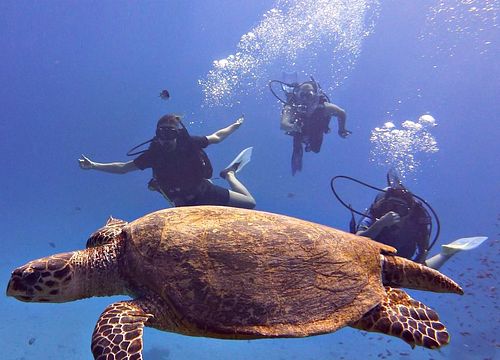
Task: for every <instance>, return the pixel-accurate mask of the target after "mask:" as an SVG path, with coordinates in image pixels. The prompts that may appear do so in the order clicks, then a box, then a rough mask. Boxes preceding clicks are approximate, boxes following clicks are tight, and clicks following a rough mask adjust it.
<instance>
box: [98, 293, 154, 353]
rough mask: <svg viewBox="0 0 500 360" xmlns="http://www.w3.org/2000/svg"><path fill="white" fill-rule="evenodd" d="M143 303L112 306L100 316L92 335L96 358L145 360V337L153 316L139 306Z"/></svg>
mask: <svg viewBox="0 0 500 360" xmlns="http://www.w3.org/2000/svg"><path fill="white" fill-rule="evenodd" d="M140 304H141V300H132V301H121V302H117V303H114V304H111V305H109V306H108V307H107V308H106V309H105V310H104V311H103V313H102V314H101V316H100V317H99V320H98V321H97V324H96V326H95V328H94V332H93V334H92V345H91V348H92V354H94V359H96V360H105V359H109V358H110V357H109V356H113V355H114V357H113V358H114V359H123V360H142V347H143V343H142V334H143V329H144V325H145V323H146V322H147V321H148V319H150V318H152V317H153V315H151V314H148V313H146V312H145V311H144V310H143V309H142V307H141V306H140Z"/></svg>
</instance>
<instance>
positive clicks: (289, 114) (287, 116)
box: [280, 105, 296, 131]
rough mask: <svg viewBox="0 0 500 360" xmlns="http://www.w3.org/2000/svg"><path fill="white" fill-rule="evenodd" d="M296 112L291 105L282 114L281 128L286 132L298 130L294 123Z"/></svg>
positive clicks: (285, 107) (284, 108)
mask: <svg viewBox="0 0 500 360" xmlns="http://www.w3.org/2000/svg"><path fill="white" fill-rule="evenodd" d="M294 115H295V112H294V111H293V109H292V107H291V106H290V105H285V106H284V107H283V111H282V112H281V123H280V128H281V130H284V131H294V130H295V128H296V125H295V121H294Z"/></svg>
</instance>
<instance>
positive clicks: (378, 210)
mask: <svg viewBox="0 0 500 360" xmlns="http://www.w3.org/2000/svg"><path fill="white" fill-rule="evenodd" d="M339 178H344V179H348V180H351V181H354V182H356V183H358V184H361V185H364V186H366V187H369V188H371V189H374V190H377V191H379V192H380V193H379V194H378V195H377V196H376V197H375V200H374V201H373V203H372V204H371V205H370V207H369V208H368V209H367V210H366V211H365V212H364V213H361V212H358V211H356V210H354V209H353V208H352V207H351V206H350V205H348V204H346V203H345V202H344V201H343V200H342V199H341V198H340V197H339V196H338V194H337V192H336V190H335V187H334V182H335V180H337V179H339ZM330 186H331V189H332V191H333V193H334V195H335V197H336V198H337V199H338V200H339V201H340V203H341V204H342V205H344V206H345V207H347V208H348V209H349V210H350V211H351V215H352V216H351V223H350V231H351V232H352V233H355V234H356V235H360V236H366V237H369V238H371V239H373V240H375V241H378V242H381V243H384V244H386V245H390V246H392V247H394V248H396V249H397V254H398V255H399V256H402V257H405V258H407V259H410V260H413V261H415V262H418V263H421V264H424V265H426V266H428V267H431V268H433V269H436V270H437V269H439V268H440V267H441V266H443V265H444V264H445V263H446V262H447V261H448V260H449V259H450V258H451V257H452V256H453V255H455V254H456V253H458V252H460V251H466V250H472V249H474V248H476V247H478V246H479V245H481V244H482V243H483V242H484V241H485V240H486V239H487V237H481V236H479V237H468V238H462V239H458V240H455V241H453V242H451V243H449V244H446V245H442V246H441V252H440V253H439V254H437V255H435V256H433V257H431V258H429V259H427V255H428V253H429V252H430V250H431V249H432V247H433V246H434V245H435V243H436V241H437V239H438V237H439V233H440V223H439V218H438V216H437V214H436V212H435V211H434V209H433V208H432V207H431V206H430V205H429V204H428V203H427V202H426V201H425V200H424V199H423V198H421V197H420V196H418V195H415V194H413V193H411V192H410V191H409V190H408V189H407V188H406V187H405V186H404V185H403V184H402V182H401V181H400V180H399V177H398V176H397V175H396V174H395V173H394V172H393V171H389V172H388V173H387V187H386V188H384V189H380V188H377V187H375V186H372V185H369V184H367V183H364V182H362V181H359V180H357V179H354V178H351V177H349V176H343V175H339V176H335V177H334V178H332V180H331V183H330ZM429 212H430V213H432V215H433V218H434V223H435V226H436V230H435V235H434V238H433V240H432V242H429V240H430V237H431V234H432V232H433V221H432V217H431V215H430V214H429ZM355 213H356V214H359V215H361V216H362V219H361V221H360V222H359V223H358V224H356V220H355V219H354V214H355Z"/></svg>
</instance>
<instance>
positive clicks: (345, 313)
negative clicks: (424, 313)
mask: <svg viewBox="0 0 500 360" xmlns="http://www.w3.org/2000/svg"><path fill="white" fill-rule="evenodd" d="M124 233H125V236H126V237H125V238H126V241H125V249H126V251H125V262H126V263H125V264H124V267H125V272H127V273H128V276H129V278H130V279H133V280H132V282H133V283H134V284H135V285H131V287H132V288H133V287H134V286H135V287H145V288H146V289H147V290H148V291H152V292H153V293H156V294H158V295H159V296H160V298H161V299H162V300H163V301H164V304H162V305H160V306H164V307H168V311H167V309H165V313H168V314H169V315H168V316H169V317H175V319H170V320H171V321H173V323H175V324H177V326H178V328H177V329H176V331H179V332H182V333H185V334H188V335H200V336H214V337H219V338H259V337H274V336H276V337H299V336H309V335H316V334H320V333H327V332H332V331H335V330H337V329H338V328H340V327H342V326H346V325H349V324H350V323H351V322H353V321H356V320H359V319H360V318H361V317H362V316H363V315H364V314H365V313H367V312H368V311H369V310H370V309H372V308H373V307H374V306H376V305H377V304H378V303H380V301H381V300H382V299H383V298H384V297H385V290H384V288H383V286H382V279H381V260H380V253H381V252H384V251H385V252H393V251H394V249H393V248H391V247H388V246H385V245H382V244H379V243H376V242H374V241H371V240H369V239H367V238H363V237H359V236H355V235H353V234H349V233H346V232H343V231H339V230H335V229H332V228H329V227H327V226H323V225H319V224H315V223H311V222H307V221H303V220H299V219H295V218H291V217H288V216H283V215H277V214H271V213H266V212H259V211H252V210H245V209H237V208H229V207H217V206H199V207H180V208H173V209H167V210H162V211H158V212H155V213H152V214H149V215H146V216H144V217H142V218H140V219H138V220H136V221H134V222H132V223H130V224H129V225H127V226H126V227H125V228H124ZM165 321H166V320H165ZM179 324H182V326H181V325H179ZM158 327H160V328H161V324H160V326H158ZM165 327H168V326H166V325H165ZM181 328H182V329H181Z"/></svg>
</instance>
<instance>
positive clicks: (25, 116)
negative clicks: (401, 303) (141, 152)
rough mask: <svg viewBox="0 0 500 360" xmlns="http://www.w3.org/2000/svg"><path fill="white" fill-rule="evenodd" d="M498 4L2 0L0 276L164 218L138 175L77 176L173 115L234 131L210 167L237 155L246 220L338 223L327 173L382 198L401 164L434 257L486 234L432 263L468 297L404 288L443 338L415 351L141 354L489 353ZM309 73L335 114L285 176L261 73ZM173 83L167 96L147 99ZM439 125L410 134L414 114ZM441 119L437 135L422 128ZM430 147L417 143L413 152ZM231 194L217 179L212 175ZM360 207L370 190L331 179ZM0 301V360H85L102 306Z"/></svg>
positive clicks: (102, 301) (194, 128) (497, 212)
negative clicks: (246, 155) (241, 158)
mask: <svg viewBox="0 0 500 360" xmlns="http://www.w3.org/2000/svg"><path fill="white" fill-rule="evenodd" d="M498 15H499V3H498V1H489V0H483V1H474V0H467V1H466V0H435V1H428V0H419V1H359V0H353V1H320V0H318V1H312V0H301V1H299V0H288V1H282V0H280V1H275V0H260V1H247V0H204V1H200V0H195V1H111V0H105V1H72V0H70V1H48V0H44V1H14V0H4V1H1V2H0V34H1V35H0V60H1V61H0V83H1V86H0V99H1V100H0V102H1V115H0V151H1V154H2V156H1V159H2V160H1V168H2V176H1V177H0V219H1V220H0V221H1V229H2V235H1V240H0V243H1V247H2V251H1V256H0V280H1V282H2V283H3V284H4V285H3V286H4V288H5V287H6V285H7V282H8V279H9V277H10V273H11V271H12V270H13V269H14V268H16V267H18V266H20V265H22V264H24V263H26V262H27V261H29V260H32V259H35V258H39V257H44V256H47V255H50V254H54V253H58V252H65V251H72V250H77V249H82V248H84V246H85V242H86V239H87V238H88V236H89V234H91V233H92V232H93V231H94V230H96V229H97V228H99V227H101V226H102V225H103V224H104V222H105V220H106V219H107V218H108V216H110V215H113V216H114V217H118V218H122V219H124V220H127V221H130V220H133V219H136V218H138V217H140V216H142V215H144V214H147V213H149V212H152V211H155V210H158V209H161V208H165V207H168V204H167V203H166V202H165V201H164V200H163V199H162V197H161V196H159V195H158V194H157V193H153V192H151V191H148V189H147V186H146V184H147V182H148V180H149V179H150V175H151V174H150V171H149V170H146V171H138V172H134V173H130V174H127V175H112V174H106V173H100V172H97V171H83V170H81V169H80V168H79V166H78V162H77V159H78V158H79V157H80V156H81V154H85V155H86V156H88V157H90V158H91V159H92V160H95V161H99V162H111V161H128V160H130V158H127V156H126V155H125V153H126V152H127V151H128V150H129V149H130V148H131V147H133V146H134V145H136V144H138V143H140V142H142V141H145V140H148V139H149V138H151V137H152V136H153V134H154V129H155V124H156V121H157V120H158V118H159V117H160V116H162V115H163V114H166V113H178V114H181V115H183V116H184V123H185V124H186V126H187V127H188V129H189V131H190V133H191V134H194V135H209V134H211V133H213V132H215V131H216V130H218V129H220V128H222V127H225V126H227V125H229V124H230V123H232V122H233V121H234V120H235V119H236V118H237V117H238V116H240V115H241V114H244V115H245V122H244V124H243V125H242V126H241V127H240V128H239V129H238V130H237V131H236V132H235V133H234V134H232V135H231V136H230V137H228V138H227V139H226V140H224V141H223V142H222V143H220V144H217V145H212V146H210V147H209V148H208V149H207V152H208V155H209V156H210V158H211V160H212V163H213V166H214V169H215V173H216V174H218V172H219V171H220V170H222V169H223V168H224V167H225V166H226V165H227V164H228V163H229V162H230V161H231V160H232V159H233V158H234V157H235V156H236V155H237V154H238V153H239V152H240V151H241V150H242V149H244V148H246V147H248V146H253V147H254V151H253V158H252V161H251V163H249V164H248V165H247V166H246V167H245V169H244V170H243V171H241V172H240V173H238V178H239V179H240V180H241V181H242V182H243V183H244V184H245V185H246V186H247V187H248V189H249V190H250V191H251V192H252V194H253V195H254V197H255V199H256V201H257V209H258V210H265V211H271V212H277V213H281V214H287V215H291V216H295V217H299V218H303V219H307V220H310V221H314V222H318V223H322V224H326V225H329V226H333V227H336V228H339V229H344V230H348V226H349V220H350V213H349V211H347V210H346V209H345V208H344V207H342V206H341V204H340V203H339V202H337V200H336V199H335V198H334V197H333V195H332V193H331V190H330V179H331V178H332V177H333V176H335V175H348V176H352V177H355V178H357V179H360V180H363V181H366V182H368V183H370V184H373V185H376V186H381V187H383V186H385V174H386V172H387V171H388V170H389V168H395V169H396V170H397V171H398V172H399V173H400V176H401V178H402V179H403V181H404V183H405V184H406V185H407V186H408V187H409V188H410V189H411V190H412V191H413V192H414V193H416V194H418V195H420V196H421V197H423V198H425V199H426V200H427V201H428V202H429V203H430V204H431V205H432V206H433V208H434V209H435V210H436V212H437V214H438V215H439V219H440V222H441V235H440V237H439V239H438V242H437V244H436V246H435V247H434V248H433V249H432V254H434V253H436V252H438V251H439V248H440V245H442V244H446V243H448V242H450V241H452V240H455V239H458V238H461V237H467V236H488V238H489V239H488V240H487V241H486V242H485V243H484V244H482V245H481V246H480V247H479V248H477V249H475V250H471V251H468V252H463V253H460V254H458V255H456V256H455V257H454V258H452V259H451V260H450V261H449V262H448V263H447V264H446V265H445V266H444V267H443V268H442V269H441V271H442V272H443V273H445V274H447V275H448V276H450V277H452V278H453V279H455V280H456V281H457V282H459V283H460V284H461V285H462V286H463V287H464V289H465V295H463V296H457V295H452V294H433V293H429V292H418V291H412V292H411V294H412V296H413V297H415V298H417V299H418V300H420V301H422V302H424V303H426V304H427V305H429V306H431V307H432V308H434V309H435V310H436V311H437V312H438V313H439V315H440V317H441V320H442V321H443V323H445V324H446V325H447V327H448V331H449V332H450V334H451V343H450V344H449V345H448V346H445V347H443V348H442V349H440V350H427V349H423V348H419V347H418V348H415V349H411V347H410V346H408V345H407V344H406V343H404V342H403V341H401V340H399V339H397V338H394V337H390V336H386V335H382V334H378V333H366V332H361V331H357V330H354V329H351V328H345V329H342V330H339V331H337V332H336V333H332V334H327V335H322V336H316V337H310V338H304V339H279V340H254V341H221V340H214V339H207V338H194V337H186V336H181V335H177V334H171V333H164V332H160V331H157V330H153V329H146V330H145V335H144V344H145V345H144V346H145V349H144V358H145V359H146V360H166V359H168V360H177V359H178V360H184V359H238V360H247V359H248V360H250V359H251V360H256V359H266V360H267V359H270V360H274V359H276V360H283V359H290V360H293V359H297V360H299V359H300V360H302V359H311V360H312V359H427V360H429V359H434V360H438V359H483V360H487V359H488V360H491V359H500V329H499V327H500V326H499V324H500V311H499V298H498V292H499V286H500V284H499V274H500V272H499V270H500V266H499V265H500V258H499V255H500V243H499V241H498V239H499V233H500V229H499V226H500V206H499V205H500V183H499V179H500V166H499V155H500V147H499V142H498V138H499V135H500V127H499V125H498V123H499V116H500V115H499V114H500V98H499V96H500V95H499V94H500V66H499V58H500V47H499V39H500V31H499V25H498ZM283 72H288V73H290V72H296V73H297V76H298V78H299V80H300V81H305V80H308V79H309V76H314V78H315V79H316V80H318V81H319V83H320V84H321V86H322V88H323V89H324V91H325V92H326V93H327V94H328V95H329V96H330V98H331V100H332V102H334V103H335V104H337V105H339V106H341V107H342V108H344V109H345V110H346V112H347V126H346V127H347V129H348V130H351V131H352V135H351V136H349V137H348V138H347V139H342V138H340V137H339V136H338V135H337V125H336V121H335V120H334V119H333V120H332V123H331V127H332V132H331V133H330V134H328V135H326V136H325V139H324V143H323V147H322V150H321V152H320V153H319V154H313V153H305V155H304V168H303V171H302V172H300V173H298V174H297V175H296V176H293V177H292V175H291V171H290V155H291V147H292V142H291V141H292V140H291V138H290V137H289V136H287V135H285V134H283V133H282V131H281V130H280V128H279V118H280V111H281V104H280V103H279V101H278V100H277V99H276V98H275V97H273V95H272V94H271V92H270V91H269V89H268V85H267V84H268V81H269V80H272V79H277V80H281V79H282V76H283ZM163 89H168V91H169V92H170V94H171V99H170V100H168V101H164V100H162V99H161V98H160V97H159V93H160V91H162V90H163ZM424 114H428V115H432V116H433V118H434V119H435V123H434V124H431V126H427V127H426V126H419V125H418V124H419V123H418V119H419V117H420V116H421V115H424ZM434 125H437V126H434ZM424 140H425V141H424ZM214 181H215V182H216V183H217V184H219V185H222V186H226V183H225V181H223V180H214ZM338 190H339V192H341V194H342V196H343V198H345V199H346V201H348V202H349V203H351V204H352V205H353V206H354V207H355V208H357V209H359V210H363V209H364V208H365V207H366V206H368V205H369V204H370V202H371V200H372V199H373V197H374V196H375V195H376V192H374V191H372V190H369V189H366V188H364V187H362V186H359V185H356V184H355V183H350V182H347V181H346V182H339V186H338ZM123 299H126V297H125V296H117V297H112V298H91V299H86V300H81V301H75V302H70V303H64V304H37V303H22V302H19V301H17V300H15V299H13V298H7V297H6V296H5V295H3V296H1V297H0V320H1V321H0V349H1V352H0V358H1V359H5V360H21V359H23V360H31V359H91V358H92V355H91V352H90V337H91V334H92V331H93V328H94V325H95V322H96V320H97V318H98V317H99V315H100V313H101V312H102V310H103V309H104V308H105V307H106V306H107V305H108V304H110V303H112V302H114V301H118V300H123Z"/></svg>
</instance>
